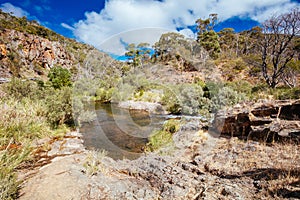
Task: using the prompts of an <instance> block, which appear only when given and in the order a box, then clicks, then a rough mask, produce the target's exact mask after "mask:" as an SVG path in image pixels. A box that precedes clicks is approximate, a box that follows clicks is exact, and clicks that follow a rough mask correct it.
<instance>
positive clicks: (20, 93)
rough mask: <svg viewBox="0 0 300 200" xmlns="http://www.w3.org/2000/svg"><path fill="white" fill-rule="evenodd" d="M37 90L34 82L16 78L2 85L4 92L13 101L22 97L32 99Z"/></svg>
mask: <svg viewBox="0 0 300 200" xmlns="http://www.w3.org/2000/svg"><path fill="white" fill-rule="evenodd" d="M38 90H39V87H38V85H37V84H36V82H34V81H27V80H22V79H18V78H13V79H12V80H11V81H10V82H8V83H7V84H5V85H4V92H5V93H7V95H8V96H10V97H13V98H15V99H21V98H24V97H27V98H31V99H33V98H35V97H36V96H37V92H38Z"/></svg>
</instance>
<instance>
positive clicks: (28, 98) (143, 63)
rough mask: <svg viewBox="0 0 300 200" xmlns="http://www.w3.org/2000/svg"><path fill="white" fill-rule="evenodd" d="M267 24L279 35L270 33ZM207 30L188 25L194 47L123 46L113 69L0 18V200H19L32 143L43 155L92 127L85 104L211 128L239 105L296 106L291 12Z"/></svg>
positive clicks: (169, 40) (164, 136) (103, 58)
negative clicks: (241, 26) (193, 120)
mask: <svg viewBox="0 0 300 200" xmlns="http://www.w3.org/2000/svg"><path fill="white" fill-rule="evenodd" d="M296 18H297V19H298V21H297V20H296V22H297V23H296V24H293V23H294V21H293V20H292V19H296ZM283 19H287V20H286V21H284V20H283ZM289 19H291V20H289ZM276 20H277V22H280V23H277V25H278V26H280V27H278V29H276V28H275V29H272V28H270V27H272V22H274V21H276ZM216 21H217V15H216V14H212V15H210V17H209V18H208V19H199V20H197V21H196V24H197V25H198V37H197V39H196V40H193V39H187V38H185V37H184V36H183V35H180V34H178V33H166V34H163V35H162V36H161V38H160V39H159V41H157V43H155V45H154V46H153V47H152V48H153V49H154V51H155V53H154V54H153V55H151V54H150V52H151V51H149V46H148V45H147V44H145V43H143V44H139V45H136V44H132V45H129V46H128V49H127V50H128V51H127V53H126V55H127V56H128V62H119V61H116V60H113V59H112V58H111V57H109V56H108V55H106V54H104V53H103V52H100V51H98V50H96V49H95V48H94V47H92V46H89V45H86V44H82V43H78V42H76V41H74V40H72V39H67V38H64V37H63V36H61V35H59V34H57V33H55V32H53V31H51V30H49V29H47V28H45V27H42V26H40V25H39V24H38V23H37V22H35V21H31V22H30V21H28V20H27V19H26V18H24V17H23V18H17V17H14V16H11V15H9V14H7V13H3V12H0V78H1V82H5V83H3V84H1V85H0V97H1V98H0V112H1V113H2V114H1V116H0V199H16V198H17V197H18V189H19V185H20V182H19V181H18V180H17V176H16V172H17V170H19V169H21V168H26V167H33V166H34V163H35V157H34V155H35V154H34V153H35V152H36V151H37V148H36V143H38V142H37V141H39V140H40V139H44V138H50V139H49V142H48V143H47V142H46V144H45V145H44V146H42V147H39V148H40V149H39V150H42V151H47V147H48V146H47V145H49V143H51V140H57V139H59V138H60V137H62V135H64V134H65V133H66V132H67V131H69V130H71V129H75V128H76V125H80V124H81V123H83V122H89V121H92V120H94V117H95V116H93V115H92V114H91V113H90V112H89V111H88V108H87V107H86V102H89V101H100V102H105V103H107V102H120V101H127V100H134V101H147V102H153V103H159V104H161V105H162V106H163V108H164V109H165V110H166V111H167V112H168V113H170V114H178V115H179V114H184V115H201V116H205V117H206V118H207V119H210V117H212V114H214V113H215V112H216V111H217V110H219V109H221V108H224V107H226V106H232V105H234V104H237V103H239V102H242V101H246V100H254V101H255V100H257V99H261V98H271V99H291V98H293V99H296V98H300V89H299V73H300V66H299V63H300V61H299V59H300V40H299V37H298V36H299V11H298V10H293V11H291V12H290V13H288V14H286V15H281V16H277V17H276V18H272V19H270V20H267V21H266V22H265V23H264V24H262V26H261V27H253V28H252V29H251V30H248V31H243V32H240V33H236V32H235V31H234V30H233V29H231V28H225V29H223V30H221V31H220V32H215V31H214V25H215V23H216ZM281 26H283V27H284V26H285V27H286V28H285V29H284V28H283V29H282V27H281ZM292 28H294V29H292ZM278 30H283V31H278ZM284 30H285V31H286V32H284ZM290 30H295V32H289V31H290ZM276 31H277V32H276ZM274 42H275V43H274ZM28 79H30V80H28ZM170 127H171V128H170ZM177 129H178V124H177V121H175V122H174V121H170V122H169V123H167V124H166V125H165V127H164V129H163V130H161V131H158V132H157V134H154V135H153V136H152V137H151V138H149V141H150V142H149V144H147V150H149V151H152V150H155V149H158V148H160V146H161V145H165V144H166V143H167V142H168V141H170V140H171V138H172V134H173V133H174V131H176V130H177ZM162 140H167V142H166V141H162Z"/></svg>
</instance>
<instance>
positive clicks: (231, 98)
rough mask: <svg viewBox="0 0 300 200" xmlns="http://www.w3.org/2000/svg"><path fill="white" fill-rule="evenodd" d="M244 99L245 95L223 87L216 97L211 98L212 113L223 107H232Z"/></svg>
mask: <svg viewBox="0 0 300 200" xmlns="http://www.w3.org/2000/svg"><path fill="white" fill-rule="evenodd" d="M245 99H246V95H245V94H243V93H238V92H237V91H234V90H233V89H232V88H230V87H223V88H221V89H220V90H219V93H218V95H216V96H214V97H213V98H212V102H213V109H212V110H213V111H216V110H218V109H221V108H223V107H225V106H232V105H234V104H237V103H239V102H241V101H242V100H245Z"/></svg>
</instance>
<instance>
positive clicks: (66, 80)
mask: <svg viewBox="0 0 300 200" xmlns="http://www.w3.org/2000/svg"><path fill="white" fill-rule="evenodd" d="M48 78H49V82H50V83H51V85H52V87H54V88H55V89H60V88H62V87H68V86H71V85H72V82H71V73H70V72H69V70H68V69H65V68H62V67H53V68H52V69H51V70H50V72H49V74H48Z"/></svg>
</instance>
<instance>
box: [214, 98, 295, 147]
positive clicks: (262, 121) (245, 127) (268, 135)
mask: <svg viewBox="0 0 300 200" xmlns="http://www.w3.org/2000/svg"><path fill="white" fill-rule="evenodd" d="M213 127H214V130H215V131H216V132H218V133H220V134H221V135H224V136H237V137H244V138H252V139H265V140H267V141H273V140H280V139H293V140H295V141H299V139H300V100H293V101H266V102H259V103H252V104H250V103H249V104H245V105H237V106H235V107H233V108H231V109H229V110H222V111H219V112H218V113H217V114H216V116H215V119H214V121H213Z"/></svg>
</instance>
